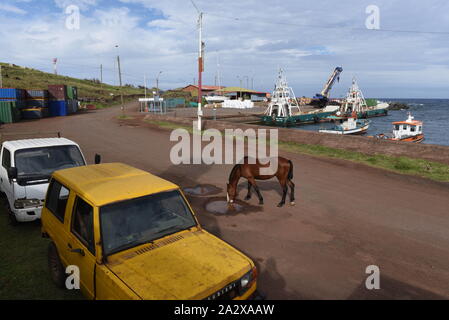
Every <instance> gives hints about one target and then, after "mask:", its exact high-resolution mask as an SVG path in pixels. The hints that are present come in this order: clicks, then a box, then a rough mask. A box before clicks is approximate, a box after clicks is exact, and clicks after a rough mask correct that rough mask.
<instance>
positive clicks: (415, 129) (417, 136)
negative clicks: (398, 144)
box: [375, 113, 424, 143]
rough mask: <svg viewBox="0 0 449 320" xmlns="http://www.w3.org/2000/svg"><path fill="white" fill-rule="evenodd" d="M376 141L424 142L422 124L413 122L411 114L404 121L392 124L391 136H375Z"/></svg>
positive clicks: (416, 121)
mask: <svg viewBox="0 0 449 320" xmlns="http://www.w3.org/2000/svg"><path fill="white" fill-rule="evenodd" d="M375 137H376V138H378V139H385V140H392V141H403V142H416V143H420V142H422V141H424V133H423V122H422V121H418V120H415V118H414V117H413V116H412V114H411V113H409V114H408V118H407V120H405V121H396V122H393V134H383V133H382V134H378V135H376V136H375Z"/></svg>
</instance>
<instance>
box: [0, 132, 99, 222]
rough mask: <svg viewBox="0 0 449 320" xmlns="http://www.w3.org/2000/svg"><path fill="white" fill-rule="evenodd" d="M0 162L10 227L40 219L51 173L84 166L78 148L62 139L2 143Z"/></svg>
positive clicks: (0, 174)
mask: <svg viewBox="0 0 449 320" xmlns="http://www.w3.org/2000/svg"><path fill="white" fill-rule="evenodd" d="M98 157H99V156H98ZM0 159H1V166H0V191H1V192H2V193H4V194H5V195H6V198H7V203H6V205H7V207H8V208H7V209H8V213H9V216H10V220H11V223H12V224H13V225H14V224H17V222H27V221H34V220H37V219H40V217H41V209H42V205H43V203H44V200H45V194H46V193H47V188H48V183H49V179H50V177H51V175H52V173H53V172H54V171H57V170H60V169H66V168H71V167H77V166H84V165H86V161H85V158H84V156H83V154H82V152H81V150H80V148H79V146H78V145H77V144H76V143H75V142H73V141H71V140H68V139H65V138H44V139H27V140H15V141H5V142H3V144H2V147H1V154H0ZM96 161H97V157H96ZM98 161H99V160H98Z"/></svg>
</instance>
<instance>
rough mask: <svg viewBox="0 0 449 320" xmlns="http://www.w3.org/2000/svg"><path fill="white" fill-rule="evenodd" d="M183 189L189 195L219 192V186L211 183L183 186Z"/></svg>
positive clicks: (205, 194) (207, 194)
mask: <svg viewBox="0 0 449 320" xmlns="http://www.w3.org/2000/svg"><path fill="white" fill-rule="evenodd" d="M183 191H184V193H185V194H187V195H189V196H209V195H212V194H217V193H219V192H221V190H220V189H219V188H217V187H215V186H211V185H199V186H196V187H193V188H184V189H183Z"/></svg>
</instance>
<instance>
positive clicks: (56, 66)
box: [53, 58, 58, 75]
mask: <svg viewBox="0 0 449 320" xmlns="http://www.w3.org/2000/svg"><path fill="white" fill-rule="evenodd" d="M53 70H54V73H55V75H58V58H54V59H53Z"/></svg>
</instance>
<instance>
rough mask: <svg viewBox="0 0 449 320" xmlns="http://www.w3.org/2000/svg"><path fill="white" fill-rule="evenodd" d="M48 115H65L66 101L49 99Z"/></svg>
mask: <svg viewBox="0 0 449 320" xmlns="http://www.w3.org/2000/svg"><path fill="white" fill-rule="evenodd" d="M49 111H50V117H61V116H66V115H67V102H66V101H50V103H49Z"/></svg>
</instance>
